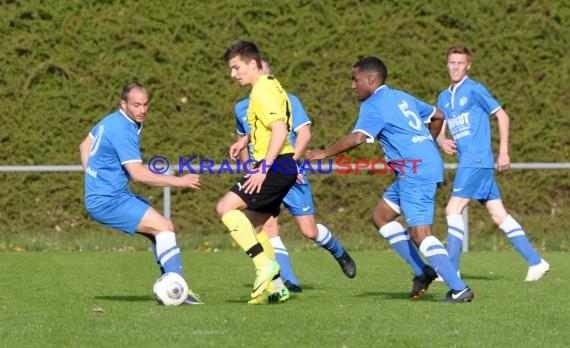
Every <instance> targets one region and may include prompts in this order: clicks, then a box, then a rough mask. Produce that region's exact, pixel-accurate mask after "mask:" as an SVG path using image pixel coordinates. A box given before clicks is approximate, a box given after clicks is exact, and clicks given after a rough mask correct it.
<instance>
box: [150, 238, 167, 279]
mask: <svg viewBox="0 0 570 348" xmlns="http://www.w3.org/2000/svg"><path fill="white" fill-rule="evenodd" d="M151 244H152V255H153V256H154V259H155V260H156V263H157V264H158V267H159V268H160V274H164V267H162V264H161V263H160V260H159V259H158V254H157V253H156V242H153V243H151Z"/></svg>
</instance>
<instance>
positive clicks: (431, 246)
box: [420, 236, 467, 290]
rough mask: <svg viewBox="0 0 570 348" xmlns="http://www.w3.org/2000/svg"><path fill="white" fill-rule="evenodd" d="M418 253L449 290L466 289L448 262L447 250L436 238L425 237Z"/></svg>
mask: <svg viewBox="0 0 570 348" xmlns="http://www.w3.org/2000/svg"><path fill="white" fill-rule="evenodd" d="M420 251H421V252H422V254H423V255H424V256H425V257H426V258H427V259H428V260H429V262H430V263H431V265H432V266H433V268H434V269H435V271H436V272H437V273H438V274H439V275H440V276H441V277H442V278H443V281H444V282H445V283H446V284H447V286H449V288H450V289H452V290H463V289H465V288H466V287H467V286H466V285H465V283H464V282H463V280H461V278H459V276H458V275H457V270H456V269H455V267H453V265H452V264H451V261H449V255H448V254H447V250H445V247H444V246H443V244H441V242H440V241H439V240H438V239H437V238H436V237H434V236H428V237H426V238H425V239H424V240H423V241H422V244H420Z"/></svg>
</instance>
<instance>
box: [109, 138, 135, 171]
mask: <svg viewBox="0 0 570 348" xmlns="http://www.w3.org/2000/svg"><path fill="white" fill-rule="evenodd" d="M111 144H113V147H114V149H115V151H116V152H117V156H118V157H119V162H121V164H123V165H124V164H125V163H129V162H141V161H142V156H141V151H140V141H139V136H138V134H136V133H134V132H128V133H127V134H124V133H123V134H121V135H117V136H113V137H112V138H111Z"/></svg>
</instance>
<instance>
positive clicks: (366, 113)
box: [352, 101, 386, 138]
mask: <svg viewBox="0 0 570 348" xmlns="http://www.w3.org/2000/svg"><path fill="white" fill-rule="evenodd" d="M385 125H386V121H385V120H384V118H383V117H382V116H381V113H380V110H377V109H376V108H375V107H374V105H373V104H372V103H369V102H367V101H364V102H363V103H362V104H361V105H360V113H359V114H358V120H356V125H355V126H354V129H353V130H352V132H353V133H354V132H362V133H364V134H366V135H367V136H368V137H369V138H378V137H379V135H380V132H381V131H382V129H383V128H384V126H385Z"/></svg>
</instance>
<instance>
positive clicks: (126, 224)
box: [85, 192, 150, 235]
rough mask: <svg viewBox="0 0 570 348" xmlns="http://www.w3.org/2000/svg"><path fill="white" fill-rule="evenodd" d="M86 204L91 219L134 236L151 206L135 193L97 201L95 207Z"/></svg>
mask: <svg viewBox="0 0 570 348" xmlns="http://www.w3.org/2000/svg"><path fill="white" fill-rule="evenodd" d="M89 203H91V202H86V204H85V205H86V207H87V212H88V213H89V215H91V217H92V218H93V219H94V220H95V221H97V222H99V223H102V224H103V225H105V226H109V227H112V228H116V229H119V230H121V231H123V232H126V233H128V234H130V235H133V234H134V233H135V232H136V230H137V227H138V226H139V224H140V222H141V220H142V218H143V216H144V214H145V213H146V212H147V210H148V209H149V208H150V204H149V203H148V202H147V201H146V199H144V198H143V197H140V196H138V195H135V194H134V193H131V192H129V193H125V194H123V195H121V196H119V197H116V198H112V199H109V200H108V201H101V199H100V198H98V199H97V204H96V206H95V207H91V206H92V205H91V204H89Z"/></svg>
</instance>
